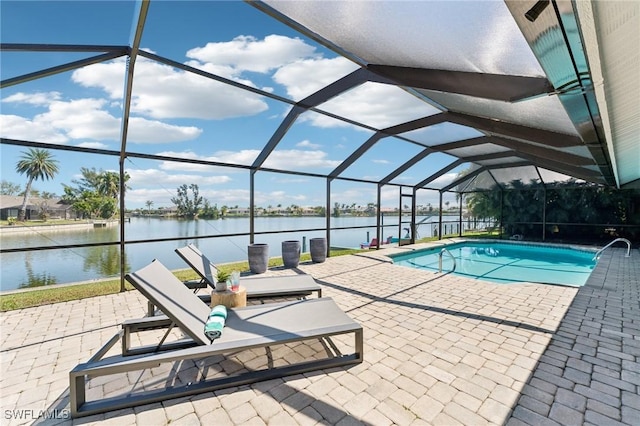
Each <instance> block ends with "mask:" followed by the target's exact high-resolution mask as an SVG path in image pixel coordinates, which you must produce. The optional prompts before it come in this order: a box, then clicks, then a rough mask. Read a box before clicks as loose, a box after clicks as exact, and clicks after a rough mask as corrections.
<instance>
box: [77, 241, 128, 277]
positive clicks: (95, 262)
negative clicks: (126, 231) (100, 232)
mask: <svg viewBox="0 0 640 426" xmlns="http://www.w3.org/2000/svg"><path fill="white" fill-rule="evenodd" d="M124 259H125V260H124V263H125V270H126V271H130V270H131V268H130V265H129V264H128V263H127V254H126V253H125V254H124ZM83 270H84V271H86V272H95V273H98V274H99V276H101V277H110V276H114V275H119V274H120V246H105V247H89V248H88V251H87V254H86V256H85V258H84V268H83Z"/></svg>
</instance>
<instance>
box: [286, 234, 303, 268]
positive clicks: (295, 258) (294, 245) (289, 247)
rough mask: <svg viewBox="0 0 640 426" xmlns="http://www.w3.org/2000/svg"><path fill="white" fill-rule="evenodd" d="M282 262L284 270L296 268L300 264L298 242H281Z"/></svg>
mask: <svg viewBox="0 0 640 426" xmlns="http://www.w3.org/2000/svg"><path fill="white" fill-rule="evenodd" d="M282 261H283V262H284V267H285V268H296V267H297V266H298V264H299V263H300V241H295V240H291V241H283V242H282Z"/></svg>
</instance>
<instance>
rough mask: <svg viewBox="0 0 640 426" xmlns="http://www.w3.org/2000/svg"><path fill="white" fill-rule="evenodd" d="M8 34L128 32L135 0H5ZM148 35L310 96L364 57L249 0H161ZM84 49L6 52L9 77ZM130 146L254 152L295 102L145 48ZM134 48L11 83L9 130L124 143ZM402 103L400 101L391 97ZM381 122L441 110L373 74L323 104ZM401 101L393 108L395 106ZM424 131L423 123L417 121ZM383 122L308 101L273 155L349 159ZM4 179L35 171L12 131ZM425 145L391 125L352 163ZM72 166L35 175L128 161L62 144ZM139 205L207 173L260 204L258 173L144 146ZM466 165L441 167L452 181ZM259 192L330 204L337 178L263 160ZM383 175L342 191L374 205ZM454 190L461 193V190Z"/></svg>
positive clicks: (424, 198) (102, 35) (269, 85)
mask: <svg viewBox="0 0 640 426" xmlns="http://www.w3.org/2000/svg"><path fill="white" fill-rule="evenodd" d="M0 5H1V8H2V10H1V14H2V22H1V24H2V25H1V26H2V30H1V31H2V33H1V36H2V41H3V42H5V43H61V44H74V43H78V44H80V43H81V44H101V45H126V44H128V43H129V36H130V31H131V22H132V17H133V12H134V3H133V2H130V1H107V2H99V1H92V2H82V1H68V2H57V1H47V2H33V1H5V0H3V1H2V2H1V3H0ZM141 47H142V48H143V49H144V50H147V51H149V52H153V53H155V54H157V55H160V56H163V57H166V58H169V59H171V60H174V61H176V62H179V63H183V64H187V65H190V66H192V67H195V68H199V69H203V70H205V71H208V72H211V73H213V74H217V75H219V76H222V77H225V78H228V79H230V80H233V81H237V82H239V83H242V84H244V85H247V86H250V87H255V88H257V89H260V90H262V91H265V92H269V93H274V94H277V95H278V96H281V97H283V98H287V99H292V100H299V99H302V98H304V97H305V96H308V95H310V94H312V93H314V92H315V91H317V90H318V89H320V88H322V87H323V86H325V85H327V84H329V83H331V82H333V81H335V80H337V79H339V78H340V77H342V76H344V75H346V74H348V73H350V72H352V71H354V70H355V69H356V68H357V66H356V65H355V64H353V63H352V62H350V61H348V60H346V59H344V58H341V57H339V56H337V55H336V54H335V53H333V52H331V51H329V50H327V49H325V48H324V47H322V46H320V45H319V44H317V43H315V42H314V41H312V40H310V39H307V38H305V37H303V36H302V35H300V34H299V33H296V32H295V31H293V30H292V29H290V28H289V27H287V26H285V25H284V24H282V23H280V22H278V21H276V20H275V19H273V18H270V17H269V16H267V15H265V14H264V13H262V12H260V11H258V10H257V9H255V8H253V7H252V6H250V5H248V4H246V3H244V2H239V1H232V2H218V1H215V2H214V1H197V2H183V1H181V2H175V1H158V2H152V4H151V6H150V9H149V15H148V18H147V24H146V26H145V30H144V34H143V38H142V43H141ZM92 55H93V54H85V53H72V54H70V53H66V52H62V53H58V52H56V53H23V52H3V53H2V57H1V58H0V59H1V72H2V79H3V80H4V79H7V78H11V77H14V76H18V75H22V74H25V73H29V72H33V71H36V70H39V69H42V68H47V67H52V66H56V65H59V64H63V63H67V62H70V61H73V60H78V59H81V58H85V57H89V56H92ZM135 71H136V74H135V77H134V82H135V83H134V88H133V97H132V105H131V107H132V113H131V119H130V127H129V138H128V141H127V149H128V150H129V151H133V152H140V153H146V154H155V155H165V154H166V155H172V156H176V157H185V158H196V159H206V160H212V161H220V162H226V163H235V164H245V165H249V164H251V163H252V162H253V160H254V159H255V158H256V156H257V155H258V153H259V152H260V150H261V149H262V147H263V146H264V145H265V144H266V143H267V141H268V140H269V138H270V137H271V135H272V134H273V132H274V131H275V130H276V129H277V128H278V126H279V125H280V123H281V122H282V120H283V118H284V117H285V115H286V114H287V112H288V110H289V106H288V104H286V103H283V102H279V101H277V100H273V99H270V98H268V97H264V96H260V95H258V94H254V93H251V92H247V91H243V90H240V89H237V88H234V87H232V86H228V85H222V84H220V83H218V82H215V81H212V80H210V79H205V78H202V77H199V76H196V75H194V74H190V73H185V72H184V71H181V70H179V69H176V68H172V67H169V66H167V65H163V64H159V63H156V62H153V61H150V60H148V59H145V58H139V59H138V62H137V63H136V68H135ZM124 72H125V60H124V58H119V59H116V60H112V61H108V62H104V63H100V64H96V65H91V66H88V67H85V68H82V69H77V70H74V71H72V72H66V73H61V74H56V75H54V76H51V77H46V78H41V79H37V80H33V81H31V82H29V83H25V84H21V85H16V86H11V87H7V88H5V89H3V90H2V96H1V98H2V99H1V103H0V109H1V110H0V133H1V135H2V137H5V138H12V139H24V140H32V141H38V142H46V143H51V144H58V145H69V146H84V147H91V148H101V149H109V150H119V149H120V127H121V124H120V120H121V116H122V100H123V88H124ZM390 107H391V108H390ZM320 108H321V109H323V110H325V111H327V112H332V113H335V114H342V115H344V116H345V117H347V118H349V119H353V120H356V121H360V122H362V123H364V124H366V125H370V126H373V127H376V128H385V127H388V126H392V125H395V124H399V123H402V122H406V121H409V120H413V119H416V118H419V117H424V116H427V115H431V114H434V113H436V112H438V111H437V110H436V109H435V108H433V107H431V106H429V105H427V104H425V103H423V102H420V101H417V100H416V99H415V98H413V97H412V96H411V95H409V94H407V93H406V92H404V91H402V90H401V89H398V88H396V87H393V86H386V85H381V84H373V83H367V84H365V85H362V86H360V87H357V88H355V89H353V90H352V91H350V92H348V93H345V94H343V95H341V96H339V97H336V98H334V99H332V100H330V101H329V102H327V103H325V104H323V105H321V106H320ZM389 111H394V113H391V114H390V113H389ZM414 133H415V132H414ZM417 133H422V134H417V135H416V134H414V135H412V136H415V137H416V138H417V139H420V138H423V139H428V140H429V141H431V142H433V141H436V142H447V141H451V140H456V139H460V138H466V137H474V136H478V135H479V134H477V133H476V132H475V131H472V130H470V129H466V128H462V127H460V126H455V125H441V126H434V127H432V128H428V129H425V130H422V131H420V132H417ZM371 134H372V133H371V131H368V130H364V129H362V128H357V127H354V126H351V125H348V124H345V123H344V122H340V121H338V120H334V119H331V118H328V117H326V116H323V115H321V114H317V113H313V112H308V113H305V114H303V115H302V116H301V117H300V118H299V119H298V120H297V121H296V123H295V124H294V125H293V126H292V127H291V129H290V130H289V132H288V133H287V135H286V136H285V138H284V139H283V140H282V141H281V142H280V143H279V145H278V146H277V148H276V150H275V151H274V152H273V153H272V155H271V156H270V157H269V159H268V160H267V162H266V163H265V166H266V167H272V168H276V169H281V170H296V171H306V172H312V173H320V174H325V173H328V172H330V171H331V170H333V169H334V168H335V167H336V166H337V165H338V164H340V162H341V161H343V160H344V159H346V158H347V157H348V156H349V155H350V154H351V153H352V152H353V151H354V150H355V149H356V148H357V147H358V146H359V145H360V144H361V143H362V142H364V141H365V140H367V139H368V138H369V137H370V136H371ZM0 150H1V151H0V153H1V155H2V179H3V180H7V181H9V182H13V183H16V184H20V185H24V183H25V180H26V178H25V177H23V176H19V175H17V174H16V173H15V164H16V162H17V160H18V157H19V155H20V153H21V152H23V151H25V150H26V148H22V147H15V146H8V145H1V146H0ZM420 151H421V149H420V147H418V146H415V145H412V144H407V143H405V142H401V141H399V140H398V139H393V138H385V139H383V140H381V141H380V142H379V143H378V144H376V145H375V146H374V147H373V148H372V149H371V150H369V151H368V152H367V153H366V154H365V155H364V156H363V157H362V158H360V159H359V160H358V161H357V162H356V163H354V164H353V165H352V166H351V167H349V168H348V169H347V170H346V171H345V173H344V174H343V176H346V177H353V178H364V179H373V180H376V179H379V178H382V177H384V176H385V175H387V174H388V173H390V172H391V171H393V170H394V169H395V168H397V167H398V166H400V165H401V164H403V163H404V162H405V161H407V160H409V159H410V158H412V157H413V156H414V155H416V154H417V153H419V152H420ZM52 153H53V155H54V157H55V158H56V159H57V160H58V161H59V166H60V173H59V174H58V175H57V176H56V178H55V179H54V180H52V181H47V182H42V181H38V182H35V183H34V187H35V188H36V189H38V190H41V191H49V192H53V193H56V194H62V192H63V190H62V185H61V184H62V183H66V184H69V183H71V180H72V179H77V178H78V177H79V172H80V167H95V168H97V169H103V170H114V171H117V170H118V158H117V157H110V156H100V155H87V154H82V153H73V152H66V151H52ZM427 159H428V161H427V160H425V161H423V162H420V163H418V164H417V165H416V166H415V167H412V168H411V169H409V170H408V171H407V172H405V173H404V174H403V175H401V176H399V177H398V178H397V179H396V180H394V182H396V183H407V184H411V183H415V182H418V181H420V180H422V179H423V178H425V177H426V176H429V175H430V174H432V173H434V172H435V171H437V170H438V169H440V168H441V167H442V166H443V165H446V164H448V163H449V162H451V161H452V160H453V159H452V158H451V157H449V156H445V155H440V154H433V155H431V156H429V157H427ZM125 167H126V170H127V172H128V173H129V175H130V176H131V180H130V182H129V185H130V187H131V189H130V190H129V192H128V193H127V197H126V205H127V208H137V207H143V206H144V204H145V201H147V200H150V201H153V202H154V206H155V207H161V206H164V207H168V206H170V205H171V202H170V199H171V197H172V196H174V195H175V190H176V188H177V187H178V186H179V185H181V184H183V183H186V184H190V183H197V184H198V185H199V187H200V192H201V195H203V196H204V197H205V198H207V199H208V200H209V201H210V202H211V203H212V204H218V205H228V206H234V205H239V206H248V204H249V173H248V172H247V171H243V170H239V169H234V168H212V167H203V166H198V165H189V164H185V163H177V162H169V161H151V160H143V159H136V158H131V159H129V160H127V162H126V164H125ZM458 171H460V169H455V170H453V171H451V173H449V174H447V175H445V176H443V177H442V179H441V181H442V182H448V181H451V179H452V178H453V177H454V176H455V175H456V174H457V172H458ZM256 177H257V181H256V203H257V204H258V205H261V206H267V205H277V204H282V205H284V206H288V205H291V204H297V205H302V206H316V205H324V202H325V188H326V186H325V185H326V183H325V180H324V179H315V178H309V177H304V176H295V175H286V174H280V173H266V172H259V173H258V174H257V175H256ZM375 197H376V186H375V185H367V184H361V183H354V182H350V181H335V183H334V184H333V186H332V202H339V203H345V204H352V203H356V204H361V205H366V203H368V202H375V200H376V198H375ZM437 199H438V198H437V192H422V193H421V195H420V197H419V199H418V202H419V203H423V204H427V203H432V204H435V203H437ZM449 199H451V200H452V199H453V197H452V196H451V197H449ZM382 203H383V205H384V206H390V207H395V206H397V205H398V190H397V188H395V187H387V188H385V190H384V191H383V202H382Z"/></svg>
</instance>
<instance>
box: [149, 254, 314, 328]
mask: <svg viewBox="0 0 640 426" xmlns="http://www.w3.org/2000/svg"><path fill="white" fill-rule="evenodd" d="M175 252H176V253H177V254H178V256H180V257H181V258H182V260H184V261H185V262H186V263H187V265H189V266H190V267H191V269H193V270H194V271H195V272H196V273H197V274H198V275H199V276H200V280H194V281H188V282H186V283H185V285H186V286H187V287H188V288H190V289H191V290H194V293H196V292H197V291H198V290H199V289H201V288H207V287H209V288H210V289H211V290H214V289H215V276H216V274H217V268H216V266H215V265H214V264H213V262H211V261H210V260H209V259H208V258H207V256H205V255H204V254H203V253H202V252H201V251H200V250H199V249H198V248H197V247H196V246H194V245H193V244H189V245H187V246H185V247H180V248H177V249H175ZM240 284H241V285H242V286H243V287H244V288H245V289H246V290H247V299H258V300H265V299H271V298H274V297H296V298H300V299H302V298H305V297H307V296H310V295H312V294H313V293H315V294H316V296H317V297H322V287H321V286H320V285H318V283H316V281H315V280H314V279H313V277H312V276H311V275H308V274H298V275H287V276H271V277H264V276H248V277H240ZM200 298H201V299H202V301H203V302H205V303H209V302H210V300H211V296H210V295H201V296H200ZM154 312H155V306H154V305H153V303H152V302H151V301H150V302H149V306H148V315H149V316H153V314H154Z"/></svg>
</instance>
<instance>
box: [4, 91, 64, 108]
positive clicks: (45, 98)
mask: <svg viewBox="0 0 640 426" xmlns="http://www.w3.org/2000/svg"><path fill="white" fill-rule="evenodd" d="M60 98H61V95H60V92H36V93H23V92H18V93H15V94H13V95H11V96H7V97H6V98H5V99H3V100H2V102H16V103H26V104H29V105H45V106H46V105H49V103H51V102H52V101H54V100H59V99H60Z"/></svg>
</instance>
